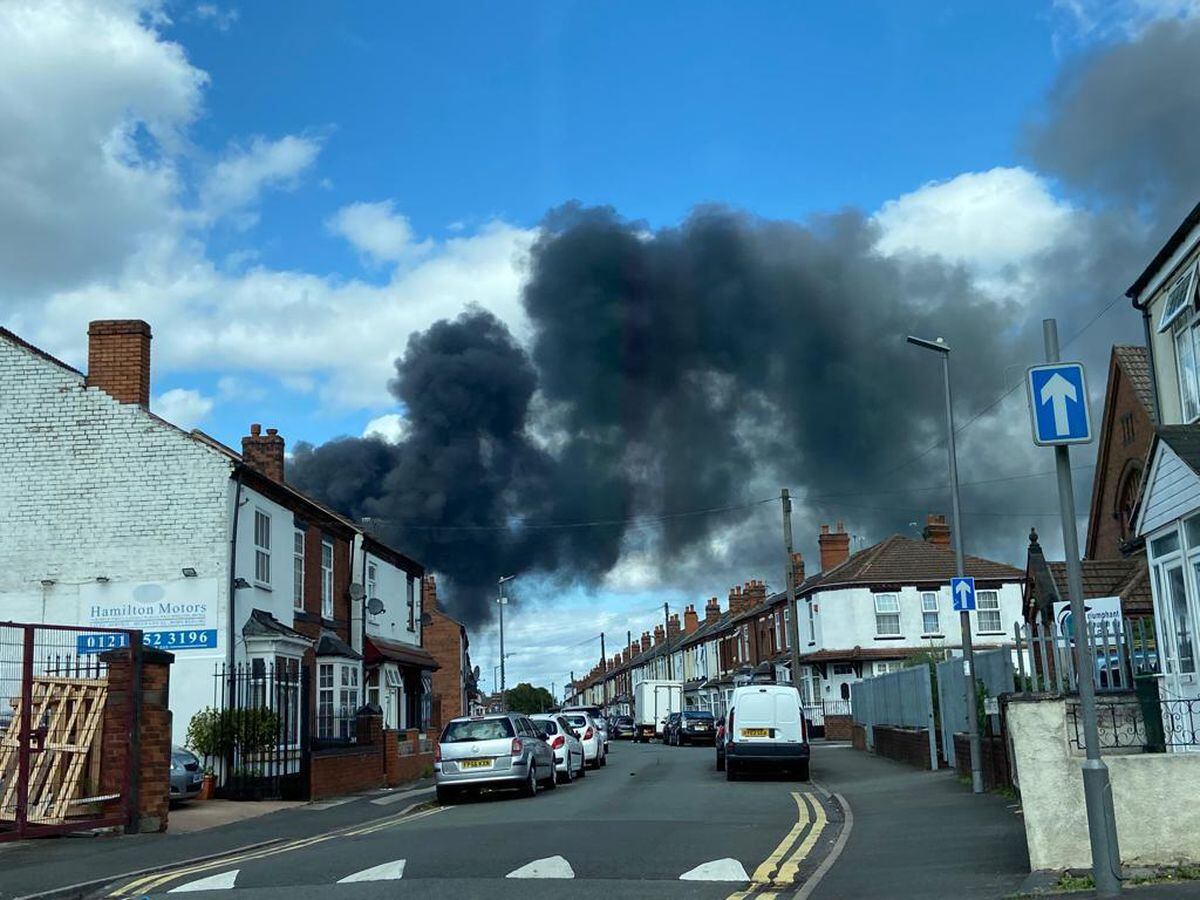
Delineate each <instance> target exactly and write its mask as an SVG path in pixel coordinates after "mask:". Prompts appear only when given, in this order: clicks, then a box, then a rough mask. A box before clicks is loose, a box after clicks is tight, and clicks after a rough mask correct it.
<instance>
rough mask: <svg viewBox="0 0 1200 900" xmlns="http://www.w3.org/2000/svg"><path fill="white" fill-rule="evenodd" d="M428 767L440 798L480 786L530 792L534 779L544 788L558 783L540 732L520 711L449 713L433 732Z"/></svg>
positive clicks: (446, 800) (449, 799) (449, 798)
mask: <svg viewBox="0 0 1200 900" xmlns="http://www.w3.org/2000/svg"><path fill="white" fill-rule="evenodd" d="M433 772H434V778H435V780H436V782H437V798H438V802H440V803H451V802H453V801H454V800H456V799H458V797H459V796H460V795H461V793H462V792H463V791H464V790H478V789H479V788H484V787H493V788H517V789H518V790H520V791H521V793H522V794H524V795H525V796H526V797H533V796H535V795H536V794H537V788H538V785H539V784H540V785H542V786H543V787H545V788H546V789H547V790H549V789H552V788H554V787H555V786H556V785H557V783H558V782H557V780H556V772H555V761H554V751H553V750H551V749H550V744H549V743H547V741H546V734H545V732H543V731H542V730H541V729H540V728H538V727H537V726H536V725H534V724H533V722H531V721H530V720H529V717H528V716H523V715H520V714H519V713H502V714H499V715H488V716H460V717H459V718H457V719H451V720H450V722H449V723H448V724H447V725H446V727H445V728H444V729H443V730H442V734H441V736H440V737H439V738H438V744H437V748H436V749H435V751H434V756H433Z"/></svg>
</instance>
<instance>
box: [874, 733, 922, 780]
mask: <svg viewBox="0 0 1200 900" xmlns="http://www.w3.org/2000/svg"><path fill="white" fill-rule="evenodd" d="M874 732H875V755H876V756H883V757H886V758H887V759H894V760H896V761H897V762H903V763H908V764H909V765H910V766H916V767H917V768H918V769H928V768H929V729H928V728H891V727H887V726H883V725H876V726H875V729H874Z"/></svg>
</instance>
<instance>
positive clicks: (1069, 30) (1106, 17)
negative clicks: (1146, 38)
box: [1054, 0, 1200, 43]
mask: <svg viewBox="0 0 1200 900" xmlns="http://www.w3.org/2000/svg"><path fill="white" fill-rule="evenodd" d="M1054 11H1055V12H1056V13H1058V18H1059V21H1060V23H1061V24H1060V26H1059V28H1058V29H1057V31H1056V38H1057V39H1059V40H1065V41H1068V42H1084V43H1089V42H1093V41H1104V40H1109V39H1114V38H1115V39H1118V40H1120V39H1129V38H1132V37H1136V36H1137V35H1138V34H1140V33H1141V32H1142V31H1144V30H1145V29H1146V28H1147V27H1148V26H1149V25H1152V24H1154V23H1155V22H1158V21H1161V20H1163V19H1191V18H1195V17H1196V16H1197V15H1200V0H1054Z"/></svg>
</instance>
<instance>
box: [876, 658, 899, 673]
mask: <svg viewBox="0 0 1200 900" xmlns="http://www.w3.org/2000/svg"><path fill="white" fill-rule="evenodd" d="M899 671H900V660H898V659H889V660H887V661H886V662H877V663H875V667H874V672H875V674H876V675H886V674H888V672H899Z"/></svg>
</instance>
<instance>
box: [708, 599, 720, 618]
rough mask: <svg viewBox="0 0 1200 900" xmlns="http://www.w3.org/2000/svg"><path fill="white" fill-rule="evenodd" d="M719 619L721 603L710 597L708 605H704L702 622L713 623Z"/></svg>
mask: <svg viewBox="0 0 1200 900" xmlns="http://www.w3.org/2000/svg"><path fill="white" fill-rule="evenodd" d="M719 618H721V603H720V601H718V600H717V598H716V597H710V598H709V601H708V603H706V604H704V621H705V622H715V621H717V619H719Z"/></svg>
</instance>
